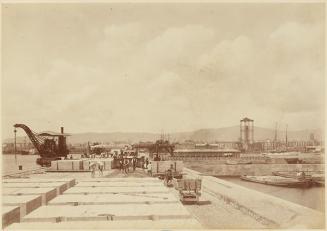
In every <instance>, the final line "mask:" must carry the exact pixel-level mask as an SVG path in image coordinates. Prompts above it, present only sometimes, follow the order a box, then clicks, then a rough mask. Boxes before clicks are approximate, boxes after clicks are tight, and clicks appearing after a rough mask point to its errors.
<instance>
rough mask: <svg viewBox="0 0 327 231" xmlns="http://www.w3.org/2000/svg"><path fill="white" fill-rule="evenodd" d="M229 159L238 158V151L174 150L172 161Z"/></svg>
mask: <svg viewBox="0 0 327 231" xmlns="http://www.w3.org/2000/svg"><path fill="white" fill-rule="evenodd" d="M231 157H235V158H238V157H240V151H239V150H237V149H176V150H175V151H174V157H173V159H175V160H188V159H208V158H214V159H226V158H231Z"/></svg>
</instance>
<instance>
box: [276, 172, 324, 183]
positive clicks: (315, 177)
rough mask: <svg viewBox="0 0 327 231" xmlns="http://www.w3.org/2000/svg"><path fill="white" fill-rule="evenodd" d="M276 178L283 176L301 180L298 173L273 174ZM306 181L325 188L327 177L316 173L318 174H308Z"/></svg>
mask: <svg viewBox="0 0 327 231" xmlns="http://www.w3.org/2000/svg"><path fill="white" fill-rule="evenodd" d="M272 174H273V175H274V176H281V177H286V178H292V179H301V177H299V176H297V172H278V171H277V172H272ZM305 180H307V181H311V182H312V183H313V184H315V185H318V186H324V185H325V175H324V174H320V173H316V174H308V173H306V175H305Z"/></svg>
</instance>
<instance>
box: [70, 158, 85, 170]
mask: <svg viewBox="0 0 327 231" xmlns="http://www.w3.org/2000/svg"><path fill="white" fill-rule="evenodd" d="M71 162H72V165H73V170H76V171H80V170H83V161H82V160H71Z"/></svg>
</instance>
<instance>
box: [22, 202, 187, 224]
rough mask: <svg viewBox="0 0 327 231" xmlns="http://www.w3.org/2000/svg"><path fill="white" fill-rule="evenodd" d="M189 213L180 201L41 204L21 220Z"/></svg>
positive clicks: (156, 216)
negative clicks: (165, 202)
mask: <svg viewBox="0 0 327 231" xmlns="http://www.w3.org/2000/svg"><path fill="white" fill-rule="evenodd" d="M185 218H192V216H191V214H190V213H189V212H188V211H187V210H186V208H184V207H183V205H181V204H180V203H171V204H170V203H169V204H139V205H137V206H135V205H134V204H111V205H110V206H108V205H79V206H70V205H52V206H49V205H48V206H42V207H40V208H39V209H37V210H35V211H33V212H32V213H30V214H28V215H26V216H25V217H24V218H22V221H23V222H38V221H52V222H56V221H57V220H58V219H62V220H63V221H72V220H74V221H85V220H99V221H100V220H108V219H109V220H123V219H125V220H126V219H129V220H139V219H142V220H153V219H157V220H159V219H185Z"/></svg>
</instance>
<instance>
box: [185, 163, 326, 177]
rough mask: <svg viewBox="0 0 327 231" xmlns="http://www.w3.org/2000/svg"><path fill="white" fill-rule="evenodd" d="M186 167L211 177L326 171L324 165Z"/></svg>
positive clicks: (188, 165)
mask: <svg viewBox="0 0 327 231" xmlns="http://www.w3.org/2000/svg"><path fill="white" fill-rule="evenodd" d="M184 164H185V166H186V167H188V168H190V169H193V170H196V171H200V172H201V173H202V174H205V175H210V176H241V175H255V176H258V175H271V174H272V172H274V171H305V172H311V171H324V165H323V164H239V165H228V164H216V163H215V162H211V163H209V162H208V163H207V162H202V163H194V162H185V163H184Z"/></svg>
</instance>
